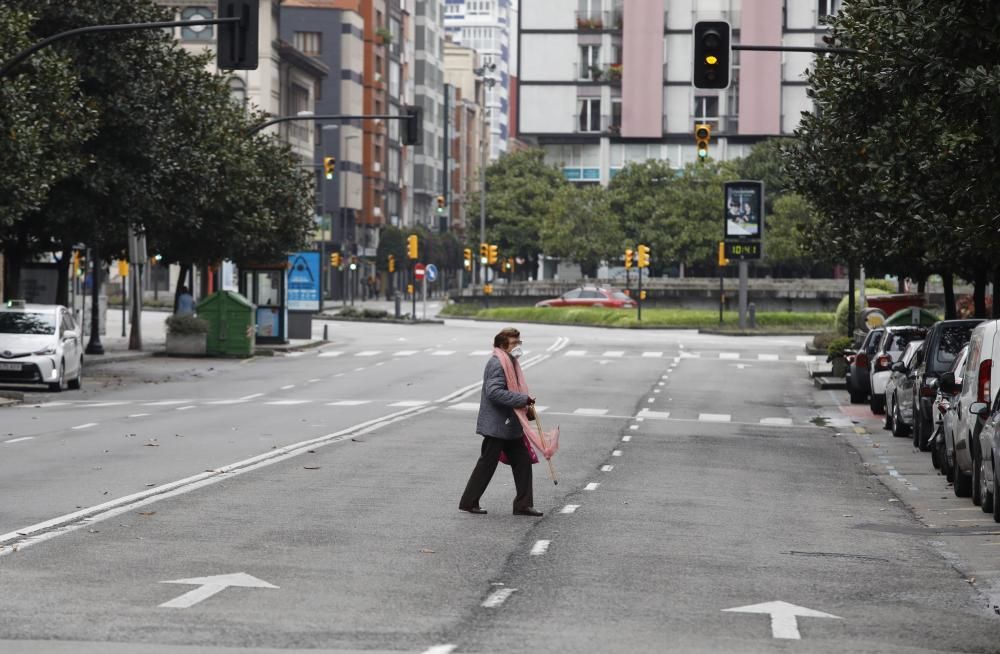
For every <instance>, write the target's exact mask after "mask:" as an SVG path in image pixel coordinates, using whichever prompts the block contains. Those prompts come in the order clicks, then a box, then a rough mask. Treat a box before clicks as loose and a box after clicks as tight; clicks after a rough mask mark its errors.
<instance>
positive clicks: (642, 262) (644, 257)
mask: <svg viewBox="0 0 1000 654" xmlns="http://www.w3.org/2000/svg"><path fill="white" fill-rule="evenodd" d="M636 250H638V257H637V258H638V261H637V263H638V266H639V267H640V268H649V246H648V245H640V246H639V247H637V248H636Z"/></svg>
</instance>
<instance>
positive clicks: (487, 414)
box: [476, 354, 529, 440]
mask: <svg viewBox="0 0 1000 654" xmlns="http://www.w3.org/2000/svg"><path fill="white" fill-rule="evenodd" d="M503 356H510V355H507V354H504V355H503ZM528 399H529V398H528V396H527V395H526V394H525V393H518V392H516V391H511V390H507V378H506V377H505V376H504V374H503V366H501V365H500V360H499V359H497V358H496V356H492V357H490V360H489V361H487V362H486V370H485V371H484V372H483V392H482V395H481V396H480V399H479V418H478V419H477V420H476V433H477V434H480V435H482V436H493V437H495V438H505V439H509V440H515V439H518V438H521V436H523V435H524V430H523V429H522V428H521V423H520V422H519V421H518V419H517V416H516V415H514V411H513V409H515V408H518V407H523V406H526V405H527V404H528Z"/></svg>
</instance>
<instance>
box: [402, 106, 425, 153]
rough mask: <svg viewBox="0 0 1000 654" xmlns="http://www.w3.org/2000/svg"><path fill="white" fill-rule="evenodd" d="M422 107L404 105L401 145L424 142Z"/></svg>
mask: <svg viewBox="0 0 1000 654" xmlns="http://www.w3.org/2000/svg"><path fill="white" fill-rule="evenodd" d="M423 134H424V108H423V107H406V121H405V124H404V125H403V145H422V144H423V142H424V138H423Z"/></svg>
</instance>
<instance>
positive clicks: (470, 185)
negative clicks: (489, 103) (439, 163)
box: [444, 42, 490, 234]
mask: <svg viewBox="0 0 1000 654" xmlns="http://www.w3.org/2000/svg"><path fill="white" fill-rule="evenodd" d="M480 66H481V63H480V57H479V54H478V53H477V52H476V51H475V50H473V49H472V48H465V47H462V46H460V45H456V44H454V43H448V42H446V43H445V44H444V81H445V90H446V94H447V99H448V108H449V110H448V119H449V122H448V129H447V133H448V138H447V141H448V162H447V164H446V166H445V168H446V170H447V171H448V178H447V179H448V189H447V193H446V198H447V209H448V211H447V219H448V221H449V223H450V225H451V229H453V230H455V231H459V232H462V231H464V230H465V229H466V228H467V226H469V225H478V224H479V223H478V221H479V206H478V204H476V203H474V198H473V193H476V192H478V190H479V188H480V170H481V167H482V166H483V165H485V164H486V163H488V162H487V158H488V156H489V136H490V134H489V124H488V122H487V121H486V113H485V111H484V102H485V94H484V88H485V85H484V84H483V80H482V78H481V77H480V76H479V75H477V74H476V70H477V69H478V68H479V67H480ZM473 231H474V232H475V233H477V234H478V229H473Z"/></svg>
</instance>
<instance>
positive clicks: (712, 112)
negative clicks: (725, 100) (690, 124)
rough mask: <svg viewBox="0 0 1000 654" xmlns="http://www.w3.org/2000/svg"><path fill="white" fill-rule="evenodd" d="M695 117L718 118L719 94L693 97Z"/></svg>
mask: <svg viewBox="0 0 1000 654" xmlns="http://www.w3.org/2000/svg"><path fill="white" fill-rule="evenodd" d="M694 117H695V119H699V120H700V119H704V118H718V117H719V96H717V95H702V96H698V97H696V98H695V99H694Z"/></svg>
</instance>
